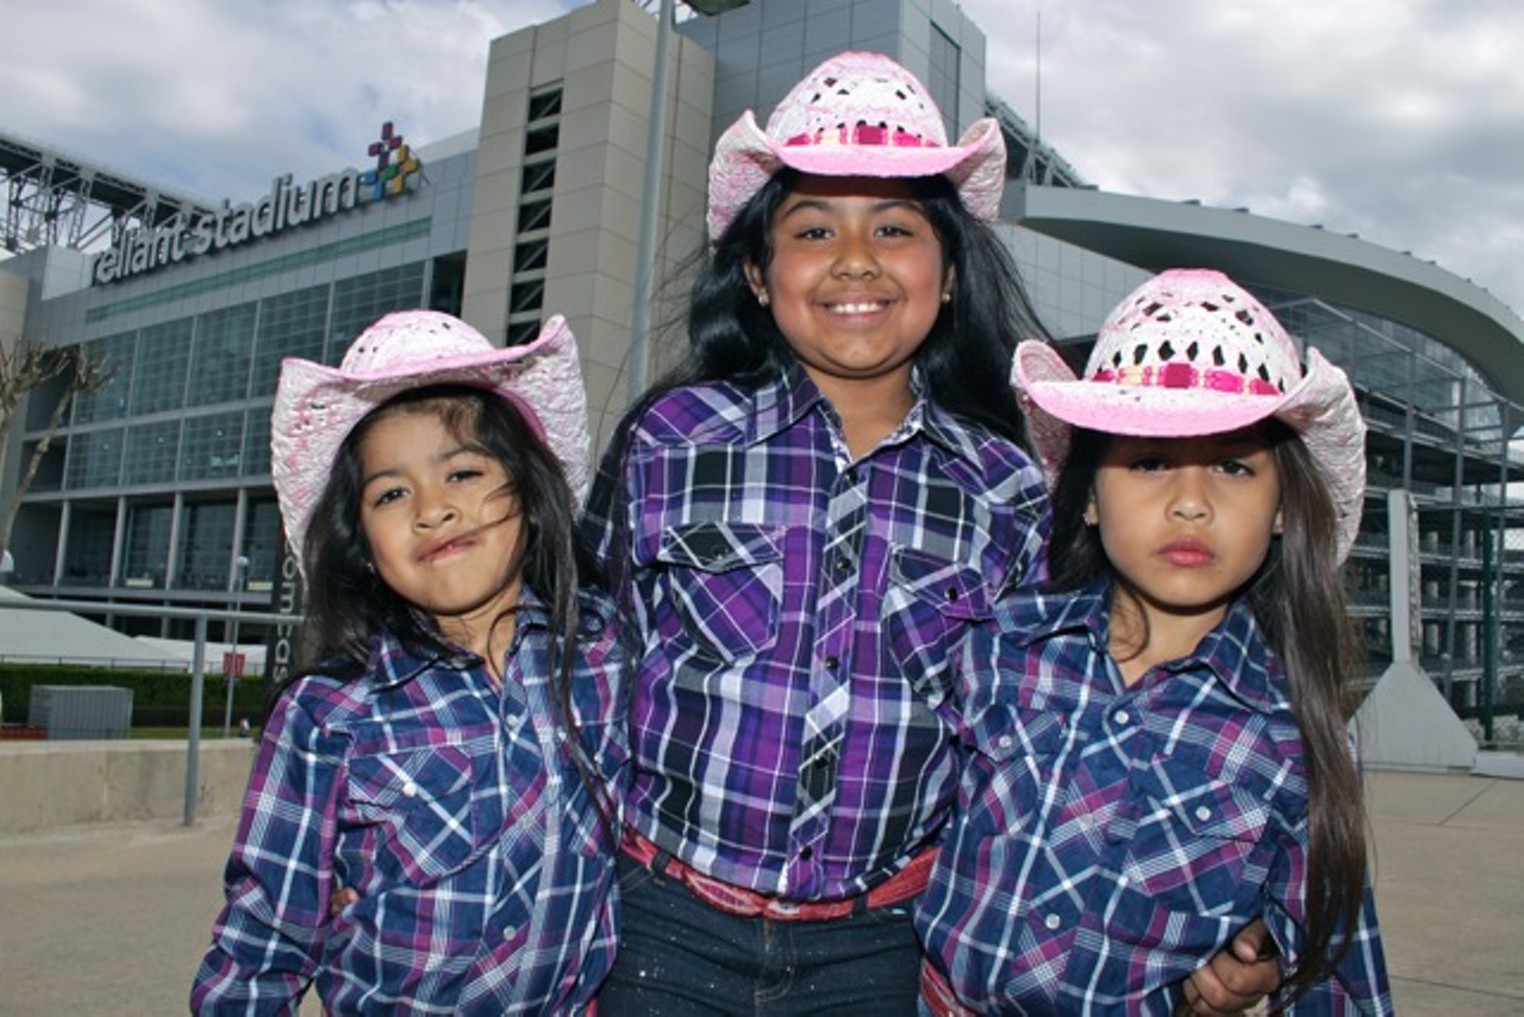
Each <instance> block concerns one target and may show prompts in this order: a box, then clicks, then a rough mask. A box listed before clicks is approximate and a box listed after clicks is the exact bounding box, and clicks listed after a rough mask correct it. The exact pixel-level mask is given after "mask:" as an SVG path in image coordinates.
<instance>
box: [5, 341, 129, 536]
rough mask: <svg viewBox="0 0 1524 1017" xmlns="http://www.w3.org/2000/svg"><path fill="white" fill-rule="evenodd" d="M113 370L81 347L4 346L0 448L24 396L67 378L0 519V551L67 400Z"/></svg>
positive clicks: (94, 386) (101, 381)
mask: <svg viewBox="0 0 1524 1017" xmlns="http://www.w3.org/2000/svg"><path fill="white" fill-rule="evenodd" d="M113 370H114V369H113V368H112V366H111V365H110V364H109V363H107V361H106V359H105V358H104V357H92V356H91V355H90V354H89V353H88V352H86V351H85V348H84V347H83V346H79V345H73V346H62V347H57V348H50V347H45V346H43V345H41V344H40V343H34V342H18V343H16V344H15V345H14V346H12V347H11V348H10V349H3V348H0V450H4V448H5V446H6V441H7V440H8V439H9V437H10V430H11V423H12V420H13V419H14V417H15V414H16V407H18V406H19V405H21V400H22V398H23V397H25V396H26V395H27V394H28V393H29V392H32V391H34V390H36V389H38V388H39V387H41V386H42V385H43V384H44V383H46V382H49V381H52V380H53V379H54V378H57V377H60V376H61V377H63V378H64V379H65V383H64V388H63V391H62V392H61V393H60V394H59V396H58V401H57V402H56V403H54V405H53V408H52V410H51V411H50V412H49V414H48V424H47V427H46V428H44V429H43V432H42V438H41V439H40V440H38V442H37V446H36V447H35V448H33V449H32V456H31V458H30V459H29V460H28V461H27V464H26V471H25V472H24V473H22V475H21V480H20V481H19V482H18V483H17V485H16V491H15V494H14V495H13V496H12V497H11V502H10V504H9V505H8V506H6V510H5V514H4V516H3V517H0V552H3V551H4V549H5V548H6V547H7V546H8V545H9V544H10V539H11V527H12V526H14V525H15V522H16V513H17V511H18V510H19V509H20V508H21V499H22V497H23V496H24V495H25V494H26V492H27V488H29V487H31V485H32V480H33V478H34V477H36V476H37V469H38V467H39V466H41V465H42V459H43V456H45V455H47V452H48V447H49V446H50V445H51V444H52V442H53V435H54V433H55V432H56V431H57V430H58V425H59V424H60V423H61V422H62V421H63V415H64V412H65V411H66V410H67V409H68V408H69V400H71V399H73V398H74V394H75V393H76V392H93V391H95V390H96V389H98V388H100V387H101V386H102V385H104V384H105V383H106V382H108V381H110V380H111V374H112V371H113Z"/></svg>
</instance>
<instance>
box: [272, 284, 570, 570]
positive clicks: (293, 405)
mask: <svg viewBox="0 0 1524 1017" xmlns="http://www.w3.org/2000/svg"><path fill="white" fill-rule="evenodd" d="M448 384H457V385H471V386H474V387H476V388H482V389H487V390H489V391H492V392H496V393H497V394H498V395H500V396H502V397H503V398H504V399H507V400H508V401H509V402H511V403H513V404H514V406H516V407H518V408H519V409H520V410H521V411H523V413H524V416H525V417H526V418H527V419H528V421H529V423H530V425H531V426H532V427H534V428H535V429H536V430H537V431H538V432H539V434H540V436H541V437H542V438H544V439H545V443H546V445H548V446H549V447H550V450H551V452H552V453H554V455H555V456H556V458H557V459H558V460H559V461H560V463H561V467H562V469H563V470H564V471H565V473H566V481H567V483H568V484H569V485H570V486H571V489H572V493H573V494H574V495H576V497H577V498H578V499H579V500H580V499H582V498H583V497H584V496H585V495H586V493H587V486H588V456H589V454H590V452H589V443H590V437H589V435H588V427H587V393H586V390H585V389H584V388H583V385H582V365H581V363H580V362H579V360H578V357H577V342H576V339H575V338H574V337H573V336H572V333H571V329H570V328H568V327H567V325H566V320H565V319H564V318H562V317H561V316H560V315H556V316H555V317H553V318H551V319H550V320H549V321H548V322H546V323H545V327H544V328H543V329H542V330H541V331H540V334H539V336H538V337H537V338H536V339H535V340H534V342H531V343H527V344H525V345H523V346H509V347H506V348H498V347H496V346H493V345H492V343H491V342H490V341H488V339H487V337H486V336H484V335H482V334H481V333H480V332H478V331H476V329H474V328H472V327H471V326H470V325H467V324H466V323H465V322H463V321H461V320H460V319H459V318H455V317H452V316H450V315H448V314H442V313H440V312H438V311H398V312H396V313H394V314H388V315H386V316H385V317H383V318H381V319H380V320H379V321H377V322H376V323H375V324H373V325H371V326H370V327H369V328H367V329H366V330H365V331H364V332H361V333H360V335H359V336H358V337H356V338H355V341H354V342H353V343H351V344H350V347H349V350H348V352H346V353H345V354H344V361H343V363H341V364H340V365H339V366H338V367H337V368H333V367H325V366H324V365H322V364H317V363H313V362H312V361H310V360H301V359H298V358H295V357H289V358H287V359H286V360H285V361H283V362H282V363H281V373H280V382H279V383H278V384H277V386H276V390H275V407H274V409H273V410H272V411H271V414H270V452H271V459H270V473H271V478H272V479H273V481H274V483H275V495H276V498H277V499H278V500H279V502H280V514H281V519H282V520H283V521H284V523H285V527H286V539H287V540H289V541H290V542H291V547H292V549H293V550H294V551H295V552H296V556H297V559H298V561H300V559H301V554H302V544H303V542H304V541H305V540H306V537H307V525H308V523H309V522H310V521H311V518H312V509H313V506H314V505H316V503H317V500H318V498H319V496H320V495H321V494H322V493H323V488H324V487H325V486H326V485H327V483H328V478H329V476H330V475H331V474H332V473H333V465H334V462H335V461H336V460H337V459H338V455H339V446H340V445H342V444H343V443H344V439H345V437H347V436H348V435H349V432H350V431H352V430H354V427H355V425H356V424H358V423H359V422H360V420H361V419H362V418H363V417H364V416H365V415H366V414H367V413H369V412H370V411H371V410H374V409H375V408H376V407H377V406H380V405H381V404H382V403H384V402H386V400H388V399H390V398H391V397H392V396H395V395H397V394H399V393H401V392H405V391H407V390H409V389H414V388H420V387H422V386H425V385H448Z"/></svg>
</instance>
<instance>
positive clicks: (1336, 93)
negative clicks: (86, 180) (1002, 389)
mask: <svg viewBox="0 0 1524 1017" xmlns="http://www.w3.org/2000/svg"><path fill="white" fill-rule="evenodd" d="M761 2H766V0H761ZM577 6H581V3H580V2H578V0H562V2H556V0H475V2H468V0H389V2H387V0H255V2H252V3H251V2H247V0H244V2H238V3H235V2H232V0H155V2H153V3H123V2H121V0H9V2H7V3H6V4H5V8H6V9H5V13H4V36H5V45H4V58H3V59H0V132H5V133H11V134H20V135H23V136H26V137H29V138H32V139H34V140H36V141H38V142H42V143H44V144H47V145H50V146H52V147H55V148H59V149H63V150H65V151H68V152H72V153H75V154H78V155H80V156H83V157H85V158H86V159H88V160H90V161H93V162H96V163H100V164H105V165H107V166H112V167H115V168H118V169H120V170H123V171H125V172H127V173H129V174H132V175H135V176H140V177H143V178H146V179H148V180H151V181H155V182H159V183H161V184H162V185H164V186H165V187H166V188H168V189H170V190H177V191H181V192H184V193H186V194H188V195H191V196H194V197H198V198H201V199H204V200H219V199H221V198H231V199H233V200H235V201H238V200H252V199H253V198H254V197H256V196H258V195H259V194H261V193H263V192H264V191H265V190H266V189H267V188H268V186H269V181H270V178H271V177H272V176H274V175H275V174H276V173H282V172H290V173H292V174H293V175H295V176H296V177H297V179H298V180H300V179H306V178H309V177H311V176H316V175H321V174H323V173H327V172H331V171H333V170H335V169H338V168H341V167H343V166H347V165H360V164H361V163H362V162H363V160H364V152H365V146H366V145H367V144H368V143H369V142H370V141H372V140H373V139H374V137H375V134H376V130H377V128H378V126H379V124H380V123H381V122H382V121H383V120H394V121H395V122H396V123H397V125H398V129H399V130H401V131H402V132H403V133H404V135H405V136H406V137H407V140H408V141H409V142H410V143H413V144H425V143H427V142H429V141H434V140H438V139H440V138H443V137H447V136H449V135H451V134H454V133H457V132H459V131H462V130H465V129H468V128H471V127H473V126H475V124H476V123H477V120H478V115H479V112H480V106H481V91H482V85H483V81H484V74H485V64H486V57H487V46H488V42H489V40H490V39H491V38H493V37H494V36H496V35H500V34H502V33H503V32H505V31H509V30H512V29H514V28H518V27H521V26H524V25H527V24H531V23H534V22H538V21H543V20H546V19H549V18H553V17H555V16H557V15H558V14H560V13H561V12H563V11H565V10H568V9H570V8H573V7H577ZM962 7H963V9H964V10H965V11H967V12H968V13H969V14H970V15H971V16H972V17H973V18H974V20H975V21H977V22H978V23H979V24H980V25H981V26H982V27H983V28H984V30H985V32H986V34H987V35H989V65H990V85H991V88H992V89H993V90H994V91H995V92H996V93H997V94H999V95H1000V96H1001V97H1003V98H1004V99H1005V100H1006V101H1007V102H1008V103H1009V104H1010V105H1011V106H1012V108H1014V109H1015V110H1016V111H1017V112H1018V113H1019V114H1021V115H1022V116H1023V117H1025V118H1026V119H1027V121H1028V122H1029V123H1031V124H1033V125H1034V126H1036V127H1040V129H1041V132H1042V135H1043V137H1044V138H1045V139H1047V140H1048V141H1049V142H1050V143H1051V144H1052V145H1053V146H1054V147H1055V148H1056V149H1057V150H1058V151H1059V152H1060V153H1061V154H1062V155H1063V156H1064V157H1065V158H1067V159H1068V161H1069V162H1070V164H1071V165H1073V166H1074V168H1075V169H1076V170H1077V171H1078V172H1079V173H1080V174H1081V175H1083V176H1084V177H1086V178H1087V179H1088V180H1089V181H1090V182H1092V183H1094V184H1097V185H1099V186H1100V187H1102V188H1105V189H1108V190H1114V191H1119V192H1123V193H1128V194H1142V195H1147V196H1150V197H1156V198H1167V199H1188V198H1194V199H1199V200H1200V201H1202V202H1203V203H1204V204H1207V205H1215V206H1221V207H1228V208H1237V207H1247V208H1249V209H1250V210H1251V211H1253V212H1255V213H1258V214H1261V215H1265V216H1271V217H1274V218H1278V219H1283V220H1286V221H1289V222H1295V223H1305V224H1311V223H1319V224H1322V225H1323V226H1324V227H1325V228H1327V229H1330V230H1334V231H1337V232H1341V233H1357V234H1359V235H1360V236H1361V237H1364V238H1365V239H1367V240H1370V241H1373V242H1376V243H1379V244H1383V245H1385V246H1387V247H1391V248H1394V249H1396V250H1399V251H1411V252H1412V253H1413V254H1414V255H1416V256H1418V257H1421V258H1423V259H1425V260H1433V261H1436V262H1438V263H1439V264H1440V265H1442V266H1443V267H1445V268H1447V269H1449V270H1450V271H1452V272H1455V273H1456V274H1458V275H1460V276H1463V277H1465V278H1468V279H1471V280H1472V281H1473V282H1475V283H1477V284H1478V285H1480V286H1483V287H1484V288H1486V289H1488V290H1490V291H1491V292H1492V293H1494V294H1495V295H1496V296H1498V297H1499V298H1500V299H1502V300H1503V301H1504V302H1505V303H1507V304H1509V305H1510V306H1511V307H1513V308H1514V309H1516V310H1524V72H1521V70H1520V69H1519V66H1520V65H1519V51H1520V50H1521V49H1524V3H1519V2H1517V0H1044V2H1041V3H1039V2H1038V0H962ZM1039 25H1040V31H1039ZM1039 38H1040V40H1041V46H1040V53H1041V59H1040V61H1039V59H1038V53H1039V45H1038V43H1039ZM1039 66H1040V69H1041V73H1040V74H1039V73H1038V68H1039ZM1039 79H1040V83H1041V84H1040V88H1039V85H1038V82H1039ZM1039 96H1040V99H1041V101H1040V108H1039V102H1038V98H1039ZM762 112H765V111H762Z"/></svg>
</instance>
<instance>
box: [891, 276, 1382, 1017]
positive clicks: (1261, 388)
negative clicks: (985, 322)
mask: <svg viewBox="0 0 1524 1017" xmlns="http://www.w3.org/2000/svg"><path fill="white" fill-rule="evenodd" d="M1013 380H1014V383H1015V385H1016V387H1017V388H1018V389H1019V391H1020V393H1021V401H1022V406H1023V409H1024V411H1025V413H1026V424H1027V429H1028V434H1029V435H1030V438H1031V442H1032V445H1033V447H1034V448H1035V449H1036V451H1037V453H1038V455H1039V457H1040V458H1041V460H1042V461H1043V464H1044V466H1045V468H1046V469H1047V471H1048V473H1049V475H1050V477H1051V478H1052V484H1053V533H1052V536H1051V539H1050V542H1049V546H1048V552H1047V563H1048V571H1049V574H1048V578H1047V581H1046V583H1045V584H1043V585H1042V586H1041V587H1039V588H1035V589H1029V590H1026V591H1023V592H1021V593H1019V594H1017V595H1016V596H1015V597H1013V598H1011V599H1010V600H1009V601H1008V602H1007V603H1005V604H1002V605H1001V609H1000V612H999V614H998V615H997V617H996V619H995V622H994V623H993V624H992V625H991V626H989V627H988V628H986V629H983V630H981V631H979V632H977V633H975V634H974V635H973V636H971V637H970V639H969V641H968V644H967V646H966V652H965V654H964V656H963V659H962V661H961V664H960V668H959V673H960V683H961V684H962V688H961V690H960V695H961V699H962V702H963V715H962V723H963V733H964V737H965V740H966V741H967V742H968V743H969V744H970V745H971V746H972V747H973V749H974V753H973V758H972V760H971V762H970V763H969V766H968V769H967V771H966V775H965V777H964V781H963V784H962V788H961V790H960V794H959V801H958V805H959V808H958V817H957V821H956V823H955V825H954V827H953V829H952V832H951V833H950V834H949V835H948V838H947V840H946V842H945V843H944V845H943V848H942V851H941V854H940V856H939V858H938V861H937V865H936V867H935V869H934V870H933V873H932V877H931V884H930V887H929V888H928V890H927V892H926V895H925V897H924V899H923V900H922V901H921V904H920V910H919V913H918V926H919V928H920V929H921V932H922V934H923V935H924V937H925V940H926V944H927V951H928V954H929V956H930V961H929V962H928V966H927V968H926V978H925V981H926V985H927V993H926V996H927V1000H928V1006H929V1009H930V1011H931V1012H932V1013H934V1014H939V1015H940V1014H962V1013H969V1012H973V1013H982V1014H983V1013H989V1014H994V1013H1065V1014H1068V1013H1073V1014H1102V1013H1108V1014H1109V1013H1129V1014H1163V1015H1167V1014H1170V1013H1172V1012H1174V1009H1175V1007H1176V1005H1177V1004H1179V1003H1180V1002H1181V1001H1182V999H1185V1000H1186V1001H1187V1002H1190V1001H1191V998H1190V996H1191V994H1189V993H1188V992H1187V991H1186V989H1185V984H1186V980H1187V978H1188V977H1189V976H1190V975H1191V973H1192V972H1193V971H1195V970H1196V969H1197V968H1198V967H1200V966H1201V965H1202V964H1203V963H1204V961H1205V960H1206V959H1207V958H1208V957H1210V956H1211V955H1213V954H1214V953H1216V952H1217V951H1218V950H1219V949H1221V948H1222V947H1223V946H1224V945H1225V944H1226V943H1228V942H1229V940H1230V939H1231V938H1232V937H1233V935H1234V934H1235V932H1236V931H1237V930H1238V929H1240V928H1242V927H1243V926H1244V925H1246V924H1247V923H1249V922H1251V921H1254V920H1256V919H1260V920H1263V921H1264V922H1265V924H1266V925H1267V926H1268V927H1269V930H1270V933H1271V935H1272V937H1273V939H1274V943H1275V946H1276V947H1277V948H1278V951H1279V956H1280V958H1281V963H1282V965H1283V966H1284V974H1285V976H1286V979H1287V980H1286V984H1285V990H1284V993H1283V995H1281V996H1280V997H1278V998H1277V999H1276V1000H1274V1001H1273V1002H1274V1004H1275V1005H1276V1007H1277V1008H1279V1007H1286V1008H1288V1009H1292V1010H1297V1011H1301V1012H1306V1013H1312V1014H1328V1013H1361V1014H1386V1013H1390V1012H1391V1000H1390V999H1389V997H1388V989H1387V977H1386V971H1385V966H1384V962H1383V959H1382V950H1381V940H1380V936H1379V934H1378V932H1377V928H1376V922H1375V913H1374V909H1373V907H1372V901H1371V895H1370V890H1369V880H1368V878H1367V877H1368V873H1367V871H1366V847H1367V845H1366V840H1365V823H1364V813H1363V810H1362V807H1361V789H1360V779H1359V776H1358V773H1357V772H1356V768H1355V763H1354V761H1353V759H1352V758H1351V754H1350V746H1349V741H1348V737H1347V732H1346V723H1347V721H1348V719H1349V716H1350V713H1351V704H1350V703H1349V700H1348V685H1347V682H1348V681H1349V679H1350V678H1351V677H1352V676H1354V675H1355V674H1357V673H1358V668H1359V664H1360V660H1361V652H1360V651H1361V644H1360V640H1359V638H1358V636H1357V635H1356V633H1355V632H1354V630H1353V628H1352V626H1351V625H1350V624H1349V622H1348V614H1347V612H1346V609H1345V604H1344V596H1343V587H1342V584H1341V581H1340V575H1339V567H1340V565H1341V564H1342V562H1343V561H1344V559H1345V557H1346V556H1347V555H1348V553H1349V550H1350V547H1351V546H1352V545H1353V543H1354V539H1355V534H1356V532H1357V530H1358V528H1359V524H1360V510H1361V502H1362V499H1363V497H1364V486H1365V485H1364V480H1365V453H1364V435H1365V426H1364V423H1363V421H1362V420H1361V418H1360V413H1359V410H1358V408H1357V406H1356V404H1355V395H1354V392H1353V390H1352V389H1351V388H1350V385H1349V382H1348V380H1347V379H1346V378H1345V376H1344V374H1343V372H1341V371H1340V370H1339V369H1338V368H1336V367H1334V366H1332V365H1331V364H1329V363H1328V362H1327V361H1326V360H1324V359H1323V358H1322V357H1321V356H1320V355H1319V354H1318V353H1317V352H1316V351H1315V350H1314V351H1310V352H1309V354H1308V357H1307V364H1306V369H1305V371H1304V370H1303V367H1302V364H1301V362H1300V359H1299V357H1298V355H1297V350H1296V347H1295V345H1294V344H1293V342H1292V339H1291V336H1290V335H1288V334H1287V333H1286V331H1285V329H1283V328H1282V327H1281V325H1280V324H1279V322H1277V321H1276V320H1275V318H1274V317H1273V316H1272V315H1271V314H1270V312H1269V311H1267V310H1266V309H1265V308H1264V307H1263V306H1262V305H1261V304H1260V303H1259V302H1258V301H1257V300H1255V299H1254V298H1253V297H1252V296H1251V295H1250V294H1249V293H1247V292H1246V291H1244V290H1243V289H1241V288H1240V287H1239V286H1237V285H1235V284H1234V283H1233V282H1232V281H1231V280H1229V279H1228V278H1227V277H1226V276H1223V275H1221V274H1220V273H1217V272H1212V271H1205V270H1180V271H1170V272H1165V273H1163V274H1162V275H1159V276H1157V277H1156V278H1153V279H1151V280H1149V281H1148V282H1146V283H1145V284H1143V286H1141V287H1140V288H1139V289H1138V290H1137V291H1135V292H1134V293H1133V294H1132V295H1131V296H1129V297H1128V298H1127V299H1126V300H1125V301H1123V302H1122V304H1121V305H1119V306H1118V308H1117V309H1116V310H1115V311H1113V313H1112V315H1111V316H1110V317H1109V318H1108V319H1107V321H1106V322H1105V324H1104V325H1103V326H1102V327H1101V330H1100V332H1099V334H1098V335H1097V338H1096V344H1095V348H1094V351H1093V352H1092V354H1091V356H1090V360H1089V364H1088V365H1087V367H1086V369H1085V375H1084V378H1083V379H1082V380H1081V379H1076V378H1075V376H1074V374H1073V372H1071V371H1070V370H1069V369H1068V368H1067V367H1066V366H1065V365H1064V363H1063V361H1062V360H1061V359H1060V358H1059V356H1058V354H1057V353H1056V352H1055V351H1054V350H1053V348H1052V347H1050V346H1048V345H1046V344H1044V343H1042V342H1024V343H1022V344H1021V346H1020V348H1019V349H1018V350H1017V354H1016V359H1015V365H1014V371H1013Z"/></svg>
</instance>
